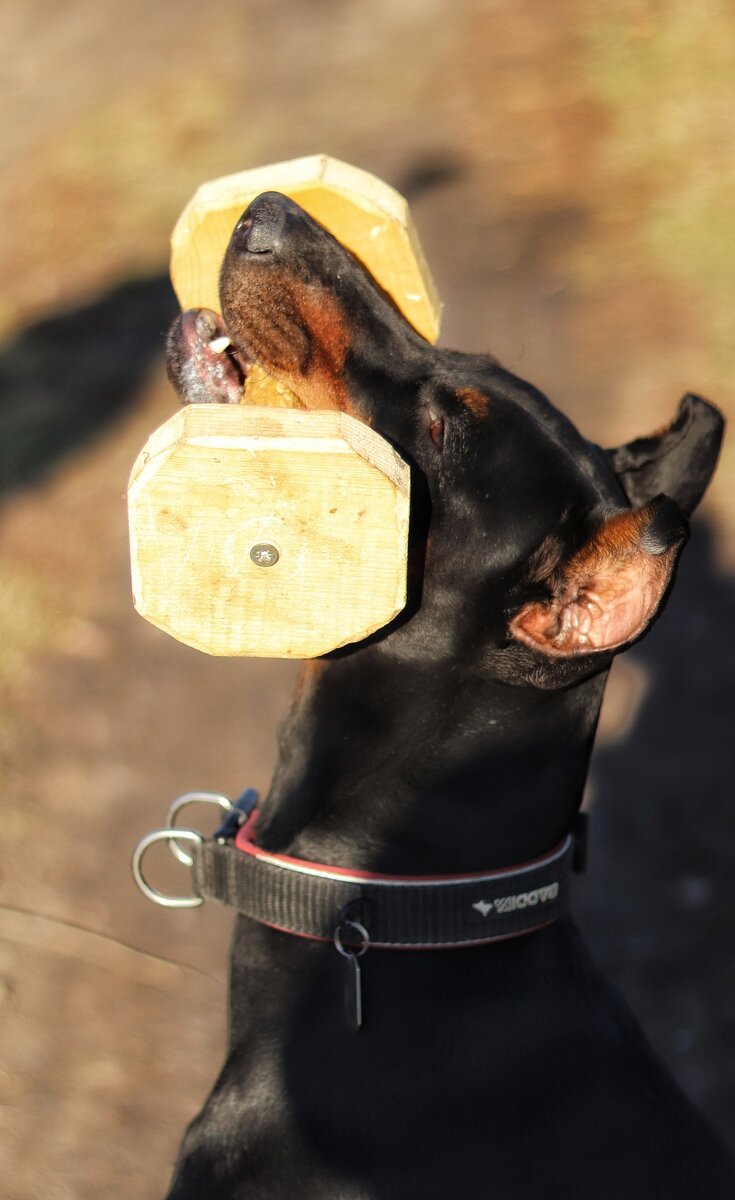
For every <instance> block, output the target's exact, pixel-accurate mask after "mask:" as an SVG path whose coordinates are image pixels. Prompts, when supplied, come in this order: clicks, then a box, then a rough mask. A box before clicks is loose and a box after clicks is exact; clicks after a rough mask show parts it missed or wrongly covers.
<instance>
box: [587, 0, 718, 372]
mask: <svg viewBox="0 0 735 1200" xmlns="http://www.w3.org/2000/svg"><path fill="white" fill-rule="evenodd" d="M586 42H587V77H588V79H589V81H590V86H591V88H592V89H593V91H594V92H595V94H596V95H597V96H598V97H599V98H600V99H601V100H602V101H604V103H605V105H606V108H607V113H608V122H609V124H608V134H607V137H606V145H605V152H604V164H605V166H606V168H607V170H608V171H609V172H610V174H611V176H612V182H613V186H612V188H611V189H610V192H611V202H612V203H616V204H622V205H623V206H627V207H628V210H629V211H628V212H627V217H628V219H629V221H630V224H631V225H632V227H633V236H634V237H635V239H636V240H637V243H638V247H639V249H640V250H641V251H642V252H643V254H644V256H646V257H647V258H648V260H649V261H650V263H651V266H652V267H653V268H655V269H656V270H657V271H658V272H660V273H661V274H662V275H663V276H664V277H668V278H669V279H670V280H671V281H672V283H674V284H676V285H682V286H684V287H686V288H688V289H690V291H692V292H695V293H696V296H697V301H698V304H699V315H698V321H699V323H700V324H701V326H702V330H703V333H704V338H705V340H706V344H707V346H708V349H709V351H710V353H711V355H712V364H713V367H714V368H715V370H716V371H717V372H718V374H720V375H721V376H722V378H723V380H724V381H727V379H728V376H729V375H730V373H731V372H732V370H733V368H734V367H735V339H734V338H733V334H732V316H731V307H732V295H733V287H734V286H735V220H734V218H735V101H734V96H733V71H734V69H735V8H734V7H733V6H732V5H731V4H728V3H726V2H724V0H699V2H698V3H697V4H691V3H687V2H686V0H667V3H665V4H660V3H654V2H651V0H617V3H616V4H614V5H608V6H604V7H602V6H599V5H597V4H591V5H590V4H588V15H587V34H586Z"/></svg>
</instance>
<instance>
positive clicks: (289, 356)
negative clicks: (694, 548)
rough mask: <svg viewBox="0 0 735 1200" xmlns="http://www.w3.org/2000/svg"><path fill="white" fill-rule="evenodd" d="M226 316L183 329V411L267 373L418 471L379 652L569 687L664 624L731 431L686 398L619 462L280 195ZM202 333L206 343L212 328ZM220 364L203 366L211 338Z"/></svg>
mask: <svg viewBox="0 0 735 1200" xmlns="http://www.w3.org/2000/svg"><path fill="white" fill-rule="evenodd" d="M221 302H222V318H223V320H222V321H220V319H219V318H218V317H216V316H215V314H208V313H206V314H202V313H200V314H198V315H196V314H193V315H189V314H184V315H183V317H181V318H179V319H178V321H177V324H176V325H175V326H174V329H173V331H172V334H171V335H170V339H169V369H170V374H171V376H172V379H173V380H174V383H175V385H176V386H177V388H178V390H179V391H180V392H181V393H182V394H183V397H184V399H188V400H196V399H203V398H211V397H212V396H214V398H217V399H232V398H234V396H235V394H236V392H237V391H238V389H239V388H240V386H241V376H242V373H243V372H245V371H247V369H248V364H249V363H251V362H256V363H258V365H259V366H260V367H262V368H263V369H264V370H265V371H266V372H268V373H269V374H271V375H272V376H273V377H275V378H276V379H277V380H278V381H280V382H281V383H283V384H285V385H286V386H288V388H290V389H291V390H292V391H293V392H295V393H296V395H297V396H298V397H299V399H300V400H301V401H302V403H304V404H305V405H306V407H309V408H339V409H342V410H343V411H346V412H348V413H350V414H351V415H353V416H355V417H357V418H359V419H360V420H362V421H364V422H366V423H367V424H369V425H371V426H372V427H373V428H374V429H375V430H377V431H378V432H379V433H381V434H382V435H383V436H385V437H386V438H388V439H389V440H390V441H392V442H393V443H394V445H395V446H396V447H397V448H398V449H399V451H400V452H401V453H402V454H403V455H404V457H406V458H407V459H408V460H409V462H410V463H411V464H412V467H413V468H414V477H415V484H416V486H415V487H414V498H415V499H414V503H415V506H416V514H415V515H416V519H415V520H414V523H413V524H414V536H415V544H414V557H418V558H419V559H420V569H419V570H418V572H417V578H416V586H415V588H414V596H413V601H412V603H411V604H410V605H409V608H408V609H407V612H406V614H405V615H404V617H403V618H402V619H399V620H398V621H397V622H396V623H395V625H394V626H393V627H389V629H388V630H386V631H383V632H382V633H381V634H379V635H376V636H377V638H378V639H380V640H381V644H382V645H383V647H384V648H385V649H386V650H388V649H391V648H392V649H393V650H394V651H395V652H396V653H398V654H400V655H402V656H409V657H412V658H418V659H424V660H436V661H440V660H441V661H446V660H447V659H448V658H451V659H454V660H460V661H462V662H463V663H464V665H465V667H467V666H471V665H472V664H473V663H474V664H476V665H477V667H478V669H480V670H482V671H483V672H486V673H489V674H491V675H492V676H494V677H496V678H498V679H501V680H505V681H508V682H513V683H518V682H525V683H531V684H534V685H536V686H542V687H558V686H561V685H564V684H568V683H570V682H572V681H573V680H575V679H577V678H582V677H584V676H585V675H588V674H591V673H593V672H596V671H597V670H599V669H601V668H602V667H604V666H606V665H607V663H608V662H609V660H610V658H611V656H612V654H613V653H614V652H616V651H618V650H620V649H622V648H624V647H626V646H628V645H630V644H631V642H633V641H635V640H636V639H637V638H638V637H640V636H641V635H642V634H643V633H644V632H645V631H646V630H647V628H648V627H649V626H650V624H651V622H652V621H653V620H654V619H655V617H656V615H657V614H658V613H659V611H660V609H661V607H662V603H663V600H664V598H665V595H666V593H667V590H668V588H669V585H670V582H671V579H672V576H673V572H674V570H675V566H676V561H677V558H678V555H679V551H680V549H681V547H682V545H683V543H684V541H685V539H686V535H687V523H686V516H687V515H688V514H689V513H690V512H691V511H692V510H693V508H694V507H695V506H696V504H697V503H698V501H699V499H700V497H701V495H702V493H703V492H704V489H705V487H706V486H707V483H708V481H709V478H710V476H711V474H712V471H713V470H714V466H715V462H716V459H717V454H718V450H719V445H720V441H721V437H722V427H723V422H722V418H721V416H720V414H719V413H718V412H717V410H716V409H714V408H713V407H712V406H711V405H709V404H708V403H707V402H706V401H704V400H701V399H699V398H698V397H696V396H692V395H687V396H685V397H684V399H683V400H682V402H681V404H680V407H679V411H678V414H677V416H676V418H675V420H674V421H673V423H672V424H671V426H670V427H669V428H668V429H666V430H664V431H663V432H661V433H659V434H656V435H655V436H652V437H648V438H642V439H639V440H638V441H635V442H632V443H630V444H628V445H626V446H622V447H619V448H618V449H616V450H613V451H603V450H601V449H600V448H599V447H597V446H595V445H593V444H592V443H590V442H588V441H586V440H585V439H584V438H583V437H582V436H581V435H580V434H579V433H578V431H577V430H576V429H575V428H574V427H573V426H572V425H571V423H570V422H569V421H568V420H566V418H565V417H563V416H562V414H561V413H559V412H558V410H556V409H555V408H554V407H553V405H551V404H550V402H549V401H548V400H547V399H546V397H544V396H543V395H542V394H541V393H540V392H539V391H538V390H537V389H535V388H533V387H532V386H531V385H529V384H527V383H525V382H524V381H523V380H521V379H519V378H518V377H517V376H515V375H513V374H511V373H510V372H508V371H506V370H504V369H503V368H502V367H501V366H500V365H499V364H498V363H497V362H495V360H493V359H492V358H489V357H486V356H479V355H477V356H476V355H467V354H458V353H453V352H451V351H446V350H438V349H436V348H434V347H432V346H430V345H429V344H428V343H427V342H425V341H424V340H423V338H421V337H420V335H419V334H418V333H416V332H415V331H414V330H413V329H412V328H411V326H410V325H409V324H408V323H407V322H406V321H405V320H404V318H403V317H402V316H401V314H400V313H399V312H398V310H397V309H396V308H395V306H394V305H393V304H392V302H391V301H390V299H389V298H388V297H387V296H386V295H385V293H384V292H382V290H381V289H380V288H379V287H378V286H377V285H376V283H375V282H374V281H373V279H372V278H371V277H370V276H369V275H368V274H367V272H366V271H365V270H364V269H363V268H362V266H361V265H360V264H359V263H358V262H357V260H356V259H355V258H354V257H353V256H352V255H351V254H350V253H349V252H348V251H347V250H346V249H345V248H344V247H343V246H342V245H341V244H340V243H339V242H337V241H336V240H335V238H333V237H332V235H331V234H329V233H328V232H327V231H326V230H325V229H324V228H323V227H322V226H320V225H319V224H318V223H317V222H316V221H314V220H313V219H312V218H311V217H309V216H308V215H307V214H306V213H305V212H304V211H303V209H301V208H300V207H299V205H297V204H295V203H294V202H293V201H292V200H289V199H288V198H286V197H285V196H282V195H280V194H278V193H274V192H268V193H264V194H263V195H261V196H259V197H258V198H257V199H256V200H254V201H253V202H252V204H251V205H250V206H249V207H248V209H247V210H246V212H245V213H244V214H243V216H242V217H241V218H240V220H239V221H238V223H237V226H236V228H235V230H234V233H233V235H232V239H231V241H230V244H229V247H228V250H227V253H226V255H225V259H224V262H223V266H222V273H221ZM200 326H201V327H202V328H201V329H200V328H199V327H200ZM225 331H226V333H227V335H228V336H229V337H230V339H231V342H232V348H231V349H230V350H229V351H228V352H227V353H226V354H225V355H217V354H215V353H213V352H212V351H210V349H209V345H210V343H211V341H212V339H213V338H215V337H216V335H217V334H218V333H222V332H225Z"/></svg>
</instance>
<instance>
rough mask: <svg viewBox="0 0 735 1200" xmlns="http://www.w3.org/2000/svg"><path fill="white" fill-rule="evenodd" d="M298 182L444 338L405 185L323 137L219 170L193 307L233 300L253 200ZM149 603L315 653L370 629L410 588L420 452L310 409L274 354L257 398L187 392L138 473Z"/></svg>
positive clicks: (141, 607)
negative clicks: (223, 268)
mask: <svg viewBox="0 0 735 1200" xmlns="http://www.w3.org/2000/svg"><path fill="white" fill-rule="evenodd" d="M262 191H280V192H284V193H285V194H286V195H289V196H291V197H292V198H293V199H294V200H296V201H297V202H298V203H299V204H301V205H302V207H303V208H304V209H306V211H307V212H309V213H310V214H311V215H312V216H313V217H314V218H315V219H316V220H318V221H320V222H321V223H322V224H324V225H326V226H327V227H328V228H329V229H330V230H331V232H332V233H333V234H334V235H335V236H336V237H337V238H338V239H339V240H340V241H341V242H343V244H344V245H346V246H347V247H348V249H350V250H351V251H352V252H353V253H354V254H355V255H356V256H357V257H358V258H359V259H360V260H361V261H362V262H363V263H364V264H365V266H366V267H367V268H368V270H370V272H371V273H372V274H373V276H374V277H375V278H376V280H377V282H378V283H379V284H380V285H381V287H383V289H384V290H385V291H386V292H388V293H389V294H390V295H391V297H392V298H393V300H394V302H395V303H396V305H397V306H398V307H399V308H400V309H401V311H402V312H403V313H404V315H405V316H406V317H407V319H408V320H410V321H411V322H412V323H413V324H414V326H415V327H416V328H417V329H418V330H419V332H421V333H422V334H423V335H424V336H425V337H427V338H429V339H430V340H435V339H436V336H437V335H438V328H439V305H438V302H437V300H436V296H435V292H434V289H433V285H432V282H431V279H430V276H429V274H428V270H427V268H426V266H425V264H424V260H423V256H422V254H421V250H420V248H419V245H418V241H417V238H416V235H415V233H414V231H413V227H412V224H411V221H410V217H409V214H408V207H407V205H406V202H405V200H403V199H402V197H400V196H399V195H398V194H397V193H396V192H395V191H393V189H392V188H389V187H388V186H387V185H386V184H384V183H381V181H380V180H378V179H376V178H375V177H374V176H371V175H368V174H366V173H365V172H364V171H359V170H357V169H356V168H354V167H350V166H347V164H345V163H340V162H336V161H335V160H334V159H330V158H327V157H325V156H323V155H319V156H314V157H311V158H305V159H298V160H295V161H292V162H288V163H282V164H279V165H276V166H271V167H263V168H259V169H257V170H254V171H245V172H242V173H241V174H239V175H233V176H228V177H226V178H224V179H219V180H215V181H213V182H211V183H207V184H204V185H203V186H202V187H201V188H200V189H199V190H198V191H197V193H196V194H195V196H194V197H193V199H192V200H191V202H190V203H189V205H187V207H186V209H185V210H184V212H183V213H182V215H181V217H180V219H179V221H178V223H177V225H176V228H175V230H174V233H173V238H172V257H171V276H172V281H173V284H174V288H175V290H176V293H177V296H178V298H179V301H180V303H181V306H182V308H184V309H186V308H199V307H203V308H211V309H214V310H215V311H219V307H220V304H219V295H218V279H219V270H220V264H221V262H222V258H223V256H224V252H225V249H226V246H227V243H228V241H229V238H230V235H231V232H232V230H233V228H234V226H235V224H236V222H237V220H238V218H239V217H240V215H241V213H242V211H243V210H244V209H245V208H246V207H247V205H248V204H249V203H250V201H251V200H252V199H254V197H255V196H256V195H258V194H259V193H260V192H262ZM128 512H129V521H130V546H131V565H132V579H133V596H134V601H135V606H136V608H137V610H138V612H139V613H140V614H141V615H142V616H144V617H146V619H147V620H149V621H151V622H152V623H153V624H154V625H157V626H158V627H159V628H161V629H164V630H165V631H166V632H167V633H170V634H171V635H172V636H173V637H175V638H177V639H178V640H179V641H182V642H185V643H186V644H187V645H190V646H194V647H195V648H196V649H198V650H203V651H205V652H206V653H209V654H219V655H255V656H259V657H273V658H312V657H316V656H318V655H320V654H325V653H327V652H328V651H330V650H334V649H336V648H337V647H339V646H344V645H346V644H348V643H351V642H356V641H360V640H361V639H363V638H365V637H367V636H368V635H369V634H371V633H373V632H375V631H376V630H378V629H380V628H382V626H384V625H386V624H387V623H388V622H389V621H391V620H392V619H393V617H395V616H396V615H397V614H398V613H399V612H400V611H401V609H402V608H403V607H404V605H405V602H406V558H407V542H408V518H409V470H408V466H407V465H406V463H404V462H403V460H402V459H401V458H400V456H399V455H398V454H397V453H396V451H395V450H394V449H393V448H392V447H391V446H390V445H389V444H388V443H387V442H386V441H385V440H384V439H383V438H381V437H380V436H379V435H378V434H377V433H375V432H374V431H373V430H371V429H369V428H368V427H367V426H365V425H363V424H362V423H361V422H359V421H356V420H354V419H353V418H351V417H349V416H347V415H345V414H344V413H337V412H334V411H313V410H311V411H307V410H305V409H303V408H302V407H301V406H300V404H299V401H298V397H294V396H293V395H292V394H291V393H289V392H288V391H287V390H286V389H285V388H283V387H281V386H280V385H277V384H276V383H275V381H273V380H272V379H270V378H269V377H268V376H267V375H265V373H264V372H262V371H257V370H253V368H252V367H251V369H250V371H249V372H248V382H247V385H246V389H245V394H244V396H243V403H242V404H240V405H237V404H235V405H230V404H195V405H189V406H188V407H185V408H182V409H180V410H179V411H178V412H177V413H176V414H175V415H174V416H173V417H171V418H170V420H168V421H167V422H166V423H165V424H164V425H163V426H162V427H161V428H160V429H158V430H156V432H155V433H154V434H153V435H152V436H151V437H150V438H149V440H148V442H147V444H146V446H145V447H144V449H143V450H142V452H141V453H140V455H139V456H138V458H137V460H136V463H135V465H134V467H133V471H132V475H131V478H130V486H129V490H128Z"/></svg>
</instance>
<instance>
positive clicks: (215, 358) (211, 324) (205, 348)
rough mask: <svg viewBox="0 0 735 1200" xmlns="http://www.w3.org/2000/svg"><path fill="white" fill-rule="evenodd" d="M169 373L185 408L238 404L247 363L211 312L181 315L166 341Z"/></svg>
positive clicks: (200, 311)
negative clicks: (188, 405) (199, 405)
mask: <svg viewBox="0 0 735 1200" xmlns="http://www.w3.org/2000/svg"><path fill="white" fill-rule="evenodd" d="M166 369H167V371H168V377H169V379H170V380H171V383H172V384H173V386H174V388H175V389H176V391H177V392H178V395H179V398H180V399H181V402H182V404H239V403H240V400H241V399H242V392H243V387H244V384H245V379H246V377H247V373H248V363H247V360H246V359H244V358H243V356H242V355H241V354H238V353H237V352H236V351H235V349H234V347H233V346H232V345H231V342H230V338H229V336H228V334H227V330H226V329H225V325H224V321H223V320H222V318H221V317H220V316H219V314H218V313H215V312H212V311H211V309H208V308H202V309H189V310H188V311H186V312H183V313H180V314H179V316H178V317H177V318H176V320H175V321H174V323H173V325H172V326H171V329H170V330H169V334H168V338H167V340H166Z"/></svg>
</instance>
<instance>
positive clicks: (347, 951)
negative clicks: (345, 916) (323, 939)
mask: <svg viewBox="0 0 735 1200" xmlns="http://www.w3.org/2000/svg"><path fill="white" fill-rule="evenodd" d="M343 929H356V930H357V932H358V934H359V936H360V938H361V939H362V944H361V945H360V948H359V949H356V948H355V947H354V946H347V947H346V946H345V944H344V942H343V941H342V930H343ZM334 944H335V946H336V947H337V949H338V950H339V952H340V954H341V955H342V956H343V957H344V958H352V956H353V954H354V955H355V957H356V958H360V957H361V956H362V955H363V954H364V953H365V951H366V950H367V949H368V947H369V945H370V934H369V933H368V931H367V929H366V928H365V926H364V925H363V924H362V922H361V921H353V920H351V919H350V920H342V921H340V923H339V925H338V926H337V928H336V929H335V931H334Z"/></svg>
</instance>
